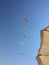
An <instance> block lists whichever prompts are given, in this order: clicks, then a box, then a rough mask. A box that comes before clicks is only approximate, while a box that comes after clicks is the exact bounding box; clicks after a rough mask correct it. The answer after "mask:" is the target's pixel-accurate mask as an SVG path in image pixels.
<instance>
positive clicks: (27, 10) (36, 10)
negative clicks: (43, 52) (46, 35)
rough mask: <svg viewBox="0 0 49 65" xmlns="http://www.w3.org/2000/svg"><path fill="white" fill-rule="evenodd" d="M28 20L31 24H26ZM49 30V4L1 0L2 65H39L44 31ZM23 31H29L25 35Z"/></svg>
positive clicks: (37, 0)
mask: <svg viewBox="0 0 49 65" xmlns="http://www.w3.org/2000/svg"><path fill="white" fill-rule="evenodd" d="M24 17H28V18H29V19H30V22H28V23H26V22H25V21H24V20H23V18H24ZM47 26H49V0H0V65H38V63H37V61H36V58H35V57H36V55H37V54H38V49H39V47H40V30H42V29H43V28H45V27H47ZM23 27H26V28H27V30H26V31H23V30H22V28H23ZM23 34H25V35H26V36H27V37H26V38H24V37H23ZM22 41H24V42H25V45H24V46H22V45H21V44H20V43H21V42H22ZM21 48H23V49H24V51H21V50H20V49H21ZM20 53H24V57H21V56H20V55H19V54H20Z"/></svg>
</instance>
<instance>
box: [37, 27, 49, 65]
mask: <svg viewBox="0 0 49 65" xmlns="http://www.w3.org/2000/svg"><path fill="white" fill-rule="evenodd" d="M40 35H41V44H40V49H39V51H38V55H37V57H36V59H37V61H38V65H49V27H47V28H45V29H43V30H41V32H40Z"/></svg>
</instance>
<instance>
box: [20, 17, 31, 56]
mask: <svg viewBox="0 0 49 65" xmlns="http://www.w3.org/2000/svg"><path fill="white" fill-rule="evenodd" d="M23 20H24V21H25V22H30V19H29V18H27V17H24V19H23ZM22 30H24V31H26V30H27V28H25V27H24V28H22ZM23 37H26V35H23ZM24 44H25V43H24V42H23V41H22V42H21V45H24ZM20 50H21V51H24V49H23V48H21V49H20ZM20 56H24V53H21V54H20Z"/></svg>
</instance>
